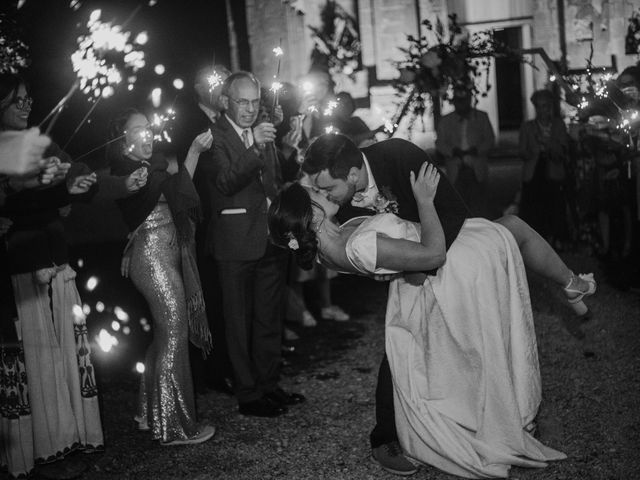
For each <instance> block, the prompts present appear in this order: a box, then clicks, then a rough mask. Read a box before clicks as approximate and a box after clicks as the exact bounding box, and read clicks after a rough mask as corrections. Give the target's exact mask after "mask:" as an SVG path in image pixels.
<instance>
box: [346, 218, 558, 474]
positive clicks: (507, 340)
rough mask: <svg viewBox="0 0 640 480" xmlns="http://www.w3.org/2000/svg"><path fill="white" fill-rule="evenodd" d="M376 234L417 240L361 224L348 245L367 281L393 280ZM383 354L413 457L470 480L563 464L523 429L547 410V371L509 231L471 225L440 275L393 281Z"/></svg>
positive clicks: (411, 234)
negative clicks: (380, 261) (543, 376)
mask: <svg viewBox="0 0 640 480" xmlns="http://www.w3.org/2000/svg"><path fill="white" fill-rule="evenodd" d="M378 233H381V234H384V235H387V236H389V237H392V238H404V239H408V240H414V241H419V235H420V233H419V231H418V227H417V226H416V225H415V224H413V223H411V222H407V221H404V220H401V219H399V218H398V217H396V216H394V215H378V216H375V217H371V218H369V219H367V220H365V221H363V223H361V224H360V225H359V226H358V227H357V228H356V230H355V231H354V233H353V234H352V235H351V237H350V239H349V241H348V243H347V255H348V257H349V260H350V261H351V262H352V264H353V265H354V267H356V268H357V269H358V270H359V271H360V272H362V273H365V274H371V273H376V274H384V273H394V272H390V271H388V270H384V269H376V268H375V260H376V235H377V234H378ZM386 352H387V356H388V359H389V365H390V367H391V374H392V377H393V383H394V403H395V411H396V425H397V430H398V437H399V440H400V444H401V445H402V447H403V449H404V451H405V452H406V454H407V455H408V456H410V457H412V458H414V459H416V460H418V461H420V462H424V463H427V464H430V465H433V466H435V467H437V468H439V469H441V470H444V471H446V472H449V473H452V474H455V475H459V476H462V477H467V478H490V477H507V476H508V472H509V468H510V466H511V465H516V466H522V467H544V466H546V463H545V462H546V461H549V460H560V459H563V458H566V456H565V455H564V454H563V453H561V452H558V451H556V450H553V449H551V448H549V447H546V446H545V445H543V444H542V443H540V442H539V441H538V440H536V439H535V438H533V436H531V435H530V434H529V433H527V431H526V430H525V427H527V425H529V424H530V423H531V421H532V420H533V419H534V417H535V416H536V414H537V412H538V407H539V405H540V400H541V384H540V370H539V365H538V353H537V346H536V337H535V331H534V325H533V318H532V313H531V304H530V300H529V290H528V285H527V279H526V276H525V270H524V265H523V262H522V257H521V255H520V251H519V249H518V246H517V244H516V242H515V239H514V238H513V236H512V235H511V233H510V232H509V231H508V230H507V229H506V228H504V227H503V226H502V225H499V224H497V223H494V222H490V221H488V220H484V219H468V220H467V221H466V222H465V224H464V226H463V228H462V230H461V231H460V234H459V235H458V237H457V239H456V240H455V241H454V243H453V245H452V246H451V247H450V249H449V251H448V253H447V260H446V263H445V265H444V266H443V267H442V268H440V269H439V270H438V274H437V275H436V276H431V277H428V278H427V280H426V281H425V283H424V284H423V285H422V286H413V285H410V284H408V283H406V282H405V281H404V279H403V278H402V277H399V278H397V279H396V280H393V281H392V282H391V284H390V287H389V300H388V304H387V313H386Z"/></svg>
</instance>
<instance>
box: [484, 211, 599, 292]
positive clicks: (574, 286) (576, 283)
mask: <svg viewBox="0 0 640 480" xmlns="http://www.w3.org/2000/svg"><path fill="white" fill-rule="evenodd" d="M496 222H497V223H499V224H501V225H503V226H504V227H506V228H507V229H508V230H509V231H510V232H511V233H512V234H513V236H514V237H515V239H516V242H517V243H518V247H519V248H520V253H521V254H522V260H523V261H524V264H525V266H526V267H527V268H529V269H530V270H531V271H533V272H535V273H537V274H539V275H541V276H543V277H545V278H548V279H550V280H552V281H554V282H556V283H557V284H558V285H560V286H562V287H564V288H565V290H566V289H567V288H569V289H571V290H574V291H580V292H588V291H589V290H590V288H591V287H590V285H589V282H588V281H587V280H585V279H583V278H581V277H579V276H576V275H574V274H573V272H572V271H571V270H570V269H569V267H567V265H566V264H565V263H564V262H563V261H562V259H561V258H560V257H559V256H558V254H557V253H556V251H555V250H554V249H553V247H551V245H549V243H548V242H547V241H546V240H545V239H544V238H542V237H541V236H540V235H539V234H538V232H536V231H535V230H534V229H533V228H531V227H530V226H529V225H528V224H527V223H526V222H525V221H524V220H522V219H521V218H519V217H516V216H515V215H505V216H504V217H501V218H499V219H498V220H496ZM578 295H579V293H575V294H571V292H567V297H568V298H569V299H571V298H573V297H576V296H578Z"/></svg>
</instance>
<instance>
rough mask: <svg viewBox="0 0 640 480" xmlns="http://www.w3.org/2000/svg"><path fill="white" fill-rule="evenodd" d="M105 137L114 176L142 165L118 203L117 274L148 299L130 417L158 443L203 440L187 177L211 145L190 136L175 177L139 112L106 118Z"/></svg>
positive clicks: (206, 430) (194, 199)
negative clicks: (194, 366) (147, 334)
mask: <svg viewBox="0 0 640 480" xmlns="http://www.w3.org/2000/svg"><path fill="white" fill-rule="evenodd" d="M109 134H110V139H112V140H117V139H119V140H117V141H115V142H113V143H111V144H110V147H111V148H109V150H108V152H107V158H108V160H109V163H110V166H111V172H112V174H114V175H128V174H129V173H131V172H132V171H135V170H136V169H138V168H140V166H141V165H144V166H146V168H147V175H146V184H145V185H144V187H142V188H141V189H140V190H139V191H138V192H137V193H135V194H133V195H131V196H129V197H127V198H125V199H121V200H119V201H118V206H119V208H120V211H121V212H122V215H123V217H124V220H125V222H126V224H127V226H128V227H129V231H130V232H131V233H130V234H129V243H128V244H127V247H126V248H125V253H124V256H123V260H122V274H123V275H124V276H130V277H131V280H132V281H133V283H134V285H135V286H136V288H137V289H138V291H140V293H142V295H143V296H144V298H145V299H146V301H147V303H148V304H149V308H150V310H151V315H152V317H153V328H154V334H153V342H152V343H151V345H150V346H149V349H148V350H147V354H146V360H145V372H144V374H143V376H142V382H141V387H140V399H139V410H138V415H137V416H136V417H135V419H136V421H137V422H138V427H139V428H140V429H141V430H151V433H152V434H153V437H154V439H157V440H160V442H161V444H162V445H182V444H192V443H200V442H204V441H206V440H208V439H210V438H211V437H212V436H213V435H214V433H215V428H214V427H212V426H209V425H207V426H199V425H198V424H197V422H196V412H195V399H194V390H193V382H192V378H191V368H190V365H189V352H188V341H189V340H191V341H192V342H193V343H194V344H196V345H197V346H199V347H201V348H202V349H203V350H205V351H208V350H209V348H210V345H211V335H210V333H209V330H208V327H207V324H206V317H205V312H204V302H203V299H202V291H201V288H200V283H199V280H198V271H197V267H196V266H195V261H194V256H193V245H194V244H193V232H194V227H193V221H194V220H196V218H197V217H198V212H199V198H198V195H197V194H196V192H195V189H194V187H193V183H192V182H191V177H192V176H193V172H194V170H195V167H196V165H197V162H198V157H199V155H200V153H201V152H202V151H204V150H206V149H208V148H209V147H210V146H211V142H212V136H211V132H210V131H207V132H205V133H203V134H200V135H199V136H198V137H196V139H195V140H194V141H193V143H192V145H191V148H190V149H189V153H188V154H187V157H186V159H185V161H184V163H183V165H181V166H180V167H179V170H178V172H177V173H175V174H171V173H169V172H168V171H167V168H168V166H169V165H168V163H167V161H166V160H165V159H164V158H161V157H156V156H152V153H153V132H152V131H151V128H150V124H149V121H148V120H147V118H146V117H145V116H144V115H143V114H141V113H140V112H138V111H136V110H132V109H131V110H127V111H125V112H123V113H122V114H121V115H120V116H118V117H117V118H115V119H114V120H113V121H112V122H111V126H110V130H109Z"/></svg>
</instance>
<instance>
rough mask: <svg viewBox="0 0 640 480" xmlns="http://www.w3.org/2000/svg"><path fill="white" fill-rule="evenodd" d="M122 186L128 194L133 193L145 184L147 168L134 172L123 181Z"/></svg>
mask: <svg viewBox="0 0 640 480" xmlns="http://www.w3.org/2000/svg"><path fill="white" fill-rule="evenodd" d="M124 184H125V186H126V188H127V191H128V192H129V193H135V192H137V191H138V190H140V189H141V188H142V187H144V186H145V185H146V184H147V167H140V168H138V169H137V170H134V171H133V172H132V173H131V174H130V175H129V176H128V177H127V178H125V180H124Z"/></svg>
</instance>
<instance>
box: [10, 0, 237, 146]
mask: <svg viewBox="0 0 640 480" xmlns="http://www.w3.org/2000/svg"><path fill="white" fill-rule="evenodd" d="M224 3H225V2H224V0H188V1H187V0H182V1H180V0H158V2H157V4H156V5H155V6H153V7H149V6H148V0H147V1H142V0H128V1H124V0H102V1H96V0H92V1H82V2H81V7H80V9H79V10H77V11H73V10H72V9H71V8H69V0H27V1H26V3H25V5H24V6H23V7H22V8H21V9H20V10H18V12H17V20H18V23H19V25H20V27H21V28H22V29H23V39H24V41H25V42H26V43H27V44H28V46H29V48H30V57H31V61H32V63H31V67H30V68H29V69H28V71H27V72H25V74H26V77H27V79H28V80H29V83H30V86H31V94H32V96H33V97H34V100H35V101H34V105H33V110H32V113H31V123H32V124H37V123H38V122H39V121H40V120H41V119H42V118H43V117H44V116H45V115H46V114H47V113H48V112H49V111H50V110H51V109H52V108H53V106H54V105H55V104H56V103H57V102H58V100H59V99H60V98H62V97H63V96H64V94H65V93H66V92H67V90H68V89H69V87H70V86H71V85H72V84H73V81H74V80H75V74H74V72H73V70H72V67H71V61H70V58H69V57H70V55H71V53H72V52H73V51H75V50H76V48H77V46H76V38H77V37H78V35H79V34H80V33H82V32H83V31H85V30H86V29H84V28H78V25H80V26H82V27H84V25H85V24H86V21H87V19H88V18H89V14H90V12H91V11H93V10H94V9H95V8H101V9H102V16H101V19H102V21H110V20H113V21H114V23H116V24H122V23H123V22H124V21H125V19H126V18H127V17H129V15H130V14H131V13H132V12H133V11H134V10H135V8H136V6H137V5H139V4H142V5H143V7H142V8H141V9H140V10H139V11H138V13H137V14H136V15H135V17H134V18H133V20H132V21H131V22H130V24H129V25H128V26H127V30H129V31H131V32H132V34H133V35H134V36H135V35H136V34H137V33H138V32H140V31H142V30H146V31H147V32H148V34H149V42H148V43H147V44H146V45H145V47H144V51H145V59H146V63H147V65H146V67H145V68H144V69H143V70H141V71H139V73H138V80H137V83H136V86H135V88H134V90H133V91H132V92H129V91H127V89H126V85H122V86H120V87H119V88H117V89H116V94H115V95H114V96H113V97H110V98H108V99H106V100H104V99H103V100H102V101H101V102H100V104H99V105H98V106H97V107H96V109H95V110H94V113H93V114H92V117H91V122H90V123H88V124H85V125H84V126H83V127H82V129H81V130H80V131H79V133H78V134H77V135H76V136H75V137H74V139H73V141H72V143H71V144H70V145H69V147H68V148H67V150H68V152H69V153H71V154H72V155H73V156H77V155H80V154H82V153H85V152H87V151H88V150H90V149H91V148H93V147H95V146H98V145H100V144H101V143H103V142H104V141H105V139H106V136H107V131H106V130H107V125H108V122H109V119H110V118H111V117H112V116H113V115H114V114H116V113H117V112H118V111H120V110H122V109H123V108H126V107H130V106H133V107H136V108H139V109H141V110H143V111H144V110H148V109H149V108H151V102H150V101H149V100H148V98H147V97H148V95H149V93H150V91H151V90H152V89H153V88H154V87H161V88H162V89H163V92H165V96H164V97H163V104H164V105H166V106H169V104H170V103H171V101H172V100H173V98H172V97H174V96H175V95H176V94H179V95H183V96H187V95H191V94H192V93H191V85H192V83H193V82H192V78H193V73H194V72H195V71H196V70H197V69H198V68H199V67H201V66H203V65H205V64H207V63H210V62H211V61H212V60H213V59H214V55H215V61H216V62H217V63H222V64H225V65H229V51H228V46H227V38H228V34H227V22H226V15H225V8H224ZM231 3H232V4H233V8H234V16H235V17H236V19H235V20H236V23H237V24H238V23H239V24H240V29H241V31H240V32H239V34H240V36H241V40H242V38H246V34H245V33H244V32H243V31H242V27H243V22H244V13H243V4H244V2H238V1H237V0H232V2H231ZM241 61H242V63H243V64H244V65H242V66H243V67H245V68H246V67H247V65H246V62H247V61H248V52H244V51H243V58H241ZM158 63H161V64H163V65H164V66H165V67H166V73H165V74H164V75H162V76H158V75H156V74H155V73H154V71H153V67H154V66H155V65H156V64H158ZM176 77H179V78H182V79H183V80H184V82H185V88H184V89H183V90H182V91H180V92H178V91H177V90H175V89H174V88H173V87H172V82H173V79H174V78H176ZM90 106H91V105H90V104H89V103H88V102H87V100H86V97H85V96H84V95H83V94H82V93H81V92H77V93H76V94H75V95H74V97H73V98H72V100H71V101H70V102H69V106H68V108H67V109H65V110H64V111H63V112H62V114H61V116H60V119H59V120H58V122H57V124H56V125H55V127H54V129H53V131H52V137H53V139H54V140H55V141H56V142H57V143H58V144H60V145H64V144H65V143H66V142H67V140H68V139H69V137H70V136H71V134H72V132H73V130H74V129H75V128H76V126H77V125H78V123H79V122H80V120H81V119H82V117H83V116H84V115H85V114H86V113H87V112H88V110H89V108H90ZM178 115H179V113H178ZM178 118H179V117H178ZM176 121H178V119H177V120H176Z"/></svg>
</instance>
